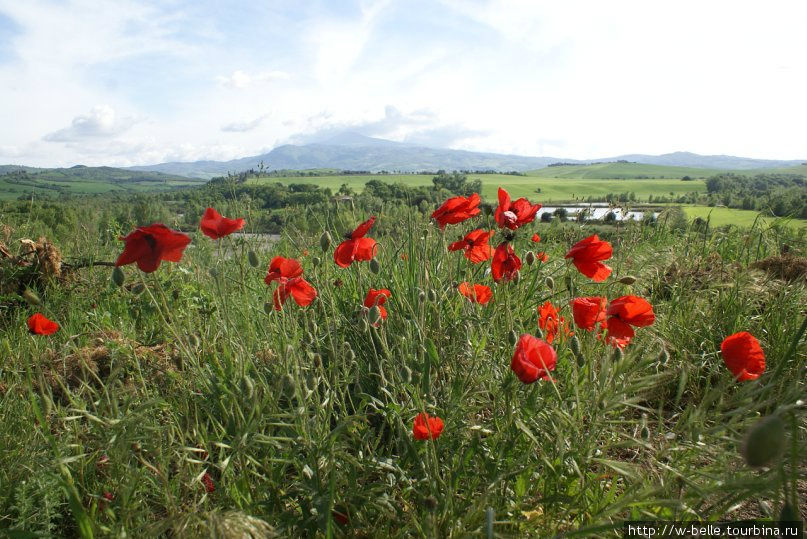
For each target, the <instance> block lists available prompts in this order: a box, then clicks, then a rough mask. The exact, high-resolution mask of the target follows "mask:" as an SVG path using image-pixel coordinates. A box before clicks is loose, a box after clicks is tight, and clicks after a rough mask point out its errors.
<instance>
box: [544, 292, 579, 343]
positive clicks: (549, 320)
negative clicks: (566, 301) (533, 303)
mask: <svg viewBox="0 0 807 539" xmlns="http://www.w3.org/2000/svg"><path fill="white" fill-rule="evenodd" d="M538 327H539V328H541V329H542V330H544V332H545V334H546V342H548V343H549V344H552V341H554V340H555V337H556V336H557V335H558V334H559V333H560V332H561V331H563V332H564V334H565V335H567V336H568V335H571V334H572V332H571V330H569V327H568V326H567V325H566V320H565V319H564V318H563V317H562V316H560V315H559V314H558V310H557V308H556V307H555V306H554V305H552V302H551V301H547V302H545V303H544V304H543V305H541V306H540V307H538Z"/></svg>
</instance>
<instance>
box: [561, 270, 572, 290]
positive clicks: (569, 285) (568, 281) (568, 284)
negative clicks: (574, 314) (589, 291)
mask: <svg viewBox="0 0 807 539" xmlns="http://www.w3.org/2000/svg"><path fill="white" fill-rule="evenodd" d="M563 282H564V283H565V284H566V290H568V291H569V292H572V289H573V286H572V276H571V275H569V274H568V273H567V274H566V276H564V277H563Z"/></svg>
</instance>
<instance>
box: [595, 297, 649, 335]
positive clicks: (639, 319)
mask: <svg viewBox="0 0 807 539" xmlns="http://www.w3.org/2000/svg"><path fill="white" fill-rule="evenodd" d="M605 316H607V319H606V321H605V324H606V327H607V328H608V340H609V341H610V342H611V344H613V345H615V346H617V347H619V348H622V347H624V346H626V345H627V344H628V343H629V342H630V341H631V339H633V336H634V335H635V332H634V331H633V327H631V326H636V327H644V326H649V325H651V324H652V323H653V322H655V321H656V315H655V313H653V306H652V305H650V303H649V302H648V301H647V300H645V299H642V298H639V297H636V296H622V297H620V298H616V299H615V300H613V301H611V303H610V304H609V305H608V309H606V311H605Z"/></svg>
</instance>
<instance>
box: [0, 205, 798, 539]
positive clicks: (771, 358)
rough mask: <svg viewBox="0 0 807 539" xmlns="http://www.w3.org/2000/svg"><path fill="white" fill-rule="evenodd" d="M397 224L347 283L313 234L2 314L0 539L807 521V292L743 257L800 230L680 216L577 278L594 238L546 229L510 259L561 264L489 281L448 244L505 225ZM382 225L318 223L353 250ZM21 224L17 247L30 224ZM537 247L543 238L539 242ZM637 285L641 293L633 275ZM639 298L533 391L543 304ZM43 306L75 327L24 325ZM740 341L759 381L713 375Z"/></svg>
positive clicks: (80, 289) (91, 247)
mask: <svg viewBox="0 0 807 539" xmlns="http://www.w3.org/2000/svg"><path fill="white" fill-rule="evenodd" d="M222 210H223V209H222ZM376 210H377V211H376V213H377V215H378V216H379V220H378V223H377V225H376V228H375V229H373V231H371V233H370V235H371V236H373V237H375V238H376V239H378V241H379V243H380V245H381V248H380V251H379V255H378V257H377V259H378V261H379V262H380V270H379V272H378V273H373V272H372V271H371V270H370V267H369V265H368V264H367V263H357V264H353V265H352V266H351V267H350V268H347V269H342V268H339V267H337V266H336V265H335V264H334V262H333V259H332V254H333V248H334V247H335V244H331V245H330V246H329V247H328V249H327V250H326V251H325V252H323V251H322V250H321V249H320V246H319V239H318V236H314V235H308V234H303V233H299V232H295V231H294V230H289V231H288V232H287V233H286V234H285V235H284V237H283V238H282V240H281V241H279V242H278V243H276V244H272V245H271V246H270V248H269V250H268V251H266V250H261V247H262V246H263V244H261V243H260V240H258V239H254V238H253V239H239V240H236V239H233V238H232V237H230V238H225V239H223V240H219V242H220V244H219V243H217V242H213V241H210V240H208V239H207V238H205V237H202V236H201V235H196V236H195V237H194V243H193V244H192V247H191V248H189V249H188V250H187V251H186V253H185V256H184V258H183V260H182V262H181V263H179V264H175V265H174V264H169V263H164V264H163V266H162V267H161V268H160V269H159V270H158V271H157V272H155V273H153V274H149V275H145V274H141V273H140V272H138V271H137V270H136V269H135V268H134V266H128V267H126V268H125V269H124V271H125V274H126V281H127V282H126V285H125V286H124V287H120V288H119V287H117V286H115V284H114V283H112V281H111V280H110V271H109V268H105V267H95V268H85V269H82V270H79V271H78V274H77V275H76V276H75V277H74V279H72V280H71V281H69V282H67V283H53V284H51V285H49V286H47V287H46V288H44V289H41V290H38V291H37V292H38V293H39V295H40V296H41V297H42V298H43V301H44V305H42V306H40V307H30V306H25V305H22V304H15V307H14V308H12V309H9V310H7V314H6V315H5V318H4V319H3V320H2V322H0V323H2V329H3V332H2V333H1V334H0V355H1V356H2V360H0V383H1V384H2V385H1V386H0V388H1V390H0V410H2V418H3V421H2V425H0V447H2V448H4V450H3V451H0V485H3V487H4V488H3V489H2V490H0V528H3V527H6V528H9V529H13V530H25V531H28V532H31V533H32V534H34V535H32V536H47V535H49V534H53V535H59V536H74V535H84V536H87V535H90V534H95V535H99V536H123V535H124V534H125V535H126V536H129V537H141V536H157V535H161V534H166V535H173V536H189V537H193V536H199V535H213V534H220V535H224V536H227V534H231V536H239V537H240V535H238V534H237V533H238V532H237V530H244V529H247V530H251V532H250V533H253V534H254V535H255V536H271V535H272V534H273V533H276V534H278V535H281V536H334V535H336V536H341V535H347V536H377V537H397V536H411V535H415V536H428V537H444V536H468V535H476V536H484V535H486V534H488V533H489V532H488V530H490V529H491V528H492V534H493V535H495V536H501V537H507V536H524V535H528V536H541V537H547V536H553V535H556V534H560V533H566V534H568V535H569V536H575V535H577V536H599V535H601V536H609V535H612V536H615V535H617V534H618V533H619V532H620V530H621V526H622V521H623V520H625V519H628V518H632V519H718V518H721V519H722V518H725V519H728V518H733V516H734V517H736V516H737V515H746V516H747V515H748V514H749V512H750V513H751V514H755V515H759V516H768V517H776V514H777V511H778V509H779V507H781V505H782V504H783V502H784V500H785V498H786V497H787V498H789V499H790V500H791V503H796V504H797V501H796V499H795V498H796V497H797V493H796V490H797V486H798V484H797V480H798V481H804V479H805V469H804V463H803V456H804V447H805V420H804V418H805V416H804V404H803V401H799V399H803V398H804V391H805V384H804V372H805V365H806V363H805V346H804V339H803V332H804V327H803V324H802V320H803V318H804V313H803V309H804V305H805V298H807V294H805V285H804V283H803V282H792V283H787V282H783V281H779V280H776V279H772V278H769V277H768V276H766V275H765V274H763V273H761V272H758V271H756V270H750V269H749V267H748V264H749V263H750V262H753V261H754V260H757V259H760V258H764V257H766V256H769V255H772V254H775V253H778V251H779V249H780V247H781V243H782V242H783V241H789V240H788V236H785V237H784V238H782V237H780V236H779V234H781V232H779V231H778V230H768V229H763V228H762V227H755V228H752V229H742V230H736V229H735V230H734V231H731V232H730V233H729V232H722V231H702V230H701V231H696V230H673V229H672V228H670V227H665V226H664V224H663V223H662V222H660V223H659V224H658V225H657V226H656V227H649V226H642V225H640V224H629V225H625V226H622V227H621V228H620V229H618V230H613V229H607V230H602V231H601V232H602V233H603V235H604V236H606V237H607V239H609V240H610V241H612V242H613V243H614V246H615V249H614V253H615V254H614V258H613V259H612V260H611V261H609V264H610V265H611V266H612V267H613V268H614V269H615V272H614V275H613V276H612V277H611V278H610V279H608V281H606V282H605V283H602V284H596V283H592V282H591V281H590V280H588V279H586V278H585V277H583V276H582V275H580V274H578V273H577V271H576V270H575V269H574V267H573V266H571V265H569V264H567V263H566V261H564V260H563V254H564V253H565V252H566V250H567V249H568V247H569V246H570V245H571V244H572V243H574V242H575V241H577V240H579V239H581V238H583V237H585V236H587V235H590V234H591V233H592V230H591V227H590V226H589V225H581V224H577V223H566V224H561V223H557V222H555V223H552V224H549V225H547V224H540V225H539V224H537V223H536V224H535V225H534V226H533V227H531V228H530V231H529V233H527V232H526V231H523V232H519V236H518V238H517V239H516V241H515V247H516V251H517V252H518V253H519V254H520V255H521V256H522V258H523V254H524V252H525V251H527V250H529V249H532V250H544V251H546V252H547V254H548V255H549V257H550V258H549V261H548V262H547V263H545V264H541V263H540V262H536V263H535V264H534V265H532V266H527V265H525V266H524V268H522V272H521V277H520V279H519V281H518V282H517V283H514V282H511V283H501V284H498V285H495V286H494V285H493V282H492V279H491V278H490V277H489V276H488V275H486V272H485V270H486V268H487V267H489V266H488V265H487V264H480V265H476V266H474V265H472V264H470V262H468V261H467V260H466V259H465V258H463V257H462V256H461V255H460V254H459V253H449V252H447V249H446V246H447V244H448V242H450V241H453V240H455V239H457V236H458V235H460V234H462V233H464V232H467V231H468V230H470V229H471V228H472V227H475V226H485V227H488V228H495V223H493V221H492V218H491V217H489V216H487V217H485V216H483V217H480V218H477V219H476V220H475V221H474V222H472V223H470V224H469V223H465V224H463V225H456V226H449V227H448V229H447V230H446V232H445V233H441V232H440V231H439V230H438V229H437V228H436V227H435V226H434V225H432V224H429V223H428V222H427V221H426V219H425V218H424V217H423V216H422V215H421V214H419V213H417V212H415V211H412V210H408V209H402V208H400V207H397V206H390V207H382V208H376ZM246 211H247V210H246V209H245V208H240V207H233V208H230V212H229V213H230V214H232V215H238V214H239V212H245V213H246ZM300 211H301V212H305V210H304V209H300ZM223 213H226V212H224V211H223ZM368 216H369V213H368V212H364V211H361V210H359V209H356V210H352V211H345V210H340V211H333V212H330V213H324V214H310V215H306V216H305V218H307V219H310V220H313V221H318V222H319V223H320V227H321V229H322V230H328V231H330V233H331V234H332V236H333V237H334V238H341V236H342V235H343V233H344V232H345V231H346V230H352V228H353V227H354V226H355V225H356V224H357V223H359V222H360V221H361V220H363V219H365V218H366V217H368ZM16 225H17V226H16V228H15V229H14V231H13V236H14V237H23V236H26V235H27V234H29V233H30V231H29V230H28V228H27V227H33V226H34V225H33V224H30V223H29V224H25V223H17V224H16ZM90 229H92V228H90ZM533 229H537V230H538V231H539V233H540V235H541V237H542V242H541V243H540V244H538V245H535V244H532V243H530V242H529V236H530V235H531V234H532V231H533ZM785 234H787V233H785ZM496 237H497V236H494V239H495V238H496ZM52 239H54V240H55V241H56V243H57V244H60V245H62V246H63V248H64V249H65V254H66V255H68V256H77V257H82V258H85V259H93V260H112V259H114V257H115V256H117V254H118V253H119V251H120V248H121V247H120V245H119V244H116V242H110V241H102V239H101V238H95V237H93V235H91V234H90V235H85V236H82V237H81V238H68V237H57V238H52ZM338 241H340V240H339V239H337V240H336V242H338ZM797 248H799V247H797ZM250 250H254V251H256V252H257V253H258V255H259V257H260V265H259V266H258V267H257V268H255V267H252V266H251V265H250V264H249V261H248V255H247V253H248V252H249V251H250ZM306 252H307V253H308V254H304V253H306ZM276 255H282V256H287V257H294V258H299V259H300V260H301V261H302V263H303V266H304V269H305V277H306V279H308V280H309V281H310V282H311V283H312V284H314V286H316V288H317V290H318V292H319V297H318V298H317V300H316V301H315V302H314V303H313V304H312V305H311V306H309V307H307V308H300V307H298V306H297V305H295V304H294V302H293V301H291V300H289V301H288V302H287V303H286V304H285V305H284V307H283V309H282V310H281V311H275V310H273V309H272V308H271V290H272V289H271V288H270V287H267V286H266V285H265V284H264V283H263V277H264V275H265V272H266V267H267V266H268V263H269V260H270V258H271V257H272V256H276ZM626 275H632V276H635V277H636V281H635V283H634V284H631V285H625V284H620V283H619V282H618V279H619V278H620V277H622V276H626ZM550 277H551V279H548V278H550ZM466 280H468V281H471V282H483V283H485V284H489V285H491V286H492V287H493V290H494V299H493V301H492V302H491V303H490V304H489V305H487V306H479V305H475V304H471V303H470V302H468V301H467V300H465V299H464V298H463V297H462V296H460V295H459V294H458V293H457V290H456V285H457V283H459V282H461V281H466ZM136 285H141V286H136ZM371 287H372V288H376V289H378V288H388V289H389V290H390V291H391V293H392V297H391V298H390V299H389V300H388V301H387V303H386V304H385V307H386V308H387V310H388V311H389V317H388V318H387V320H386V321H384V322H382V323H381V324H380V326H379V327H378V328H375V327H373V326H372V325H370V324H368V323H367V312H366V309H362V302H363V300H364V297H365V294H366V293H367V290H368V289H369V288H371ZM141 289H142V291H141ZM625 294H635V295H638V296H642V297H645V298H646V299H648V300H649V301H650V302H651V303H652V304H653V306H654V310H655V312H656V315H657V319H656V323H655V324H654V325H653V326H651V327H648V328H642V329H639V330H638V334H637V337H636V339H635V340H634V341H633V342H632V343H631V344H630V345H629V346H628V347H627V348H626V349H625V350H624V353H615V351H614V349H613V348H611V347H609V346H606V345H604V344H603V343H602V342H601V341H600V340H598V339H597V338H596V335H594V334H590V333H587V332H585V331H584V330H578V329H575V332H576V333H575V336H576V338H577V339H578V340H579V343H580V350H579V353H574V352H573V351H572V348H573V347H572V338H571V337H568V338H567V337H564V338H560V339H559V341H556V342H555V343H554V346H555V349H556V350H557V352H558V366H557V369H556V370H555V371H554V372H553V378H554V380H552V381H538V382H536V383H534V384H531V385H523V384H522V383H521V382H519V381H518V379H517V378H515V376H514V375H513V373H512V372H511V371H510V368H509V365H510V358H511V356H512V354H513V345H512V341H511V337H510V335H511V333H512V332H515V333H516V334H521V333H533V334H536V333H537V332H538V326H537V311H536V309H537V307H538V306H539V305H541V304H542V303H544V302H545V301H547V300H549V301H552V302H553V303H554V304H555V305H557V306H558V307H559V308H560V309H561V314H562V315H563V316H565V317H566V319H567V320H569V321H571V318H572V316H571V313H570V311H569V301H570V300H571V299H572V298H574V297H576V296H593V295H606V296H608V297H609V298H614V297H617V296H621V295H625ZM267 302H268V305H267ZM36 309H38V310H41V311H42V312H43V313H45V314H46V315H47V316H48V317H49V318H51V319H53V320H56V321H58V322H59V323H60V324H61V325H62V328H61V330H60V331H59V332H58V333H57V334H55V335H53V336H52V337H39V336H32V335H29V334H27V331H26V327H25V319H26V318H27V317H28V316H29V315H30V314H31V313H32V312H34V310H36ZM741 330H748V331H750V332H752V333H753V334H754V335H756V336H757V337H758V338H759V339H760V341H761V342H762V344H763V347H764V349H765V352H766V355H767V360H768V366H767V370H766V372H765V374H763V376H762V377H761V378H760V379H759V380H758V381H755V382H745V383H738V382H736V381H735V380H734V379H733V378H732V376H731V374H730V373H729V372H728V371H727V369H726V368H725V366H724V365H723V363H722V360H721V357H720V353H719V350H720V343H721V341H722V339H723V338H724V337H725V336H727V335H729V334H731V333H734V332H736V331H741ZM94 354H95V355H94ZM93 363H95V365H96V366H97V368H95V369H93V368H92V364H93ZM82 365H83V366H82ZM71 369H72V370H71ZM421 411H426V412H428V413H430V414H431V415H439V416H440V417H441V418H443V420H444V421H445V425H446V428H445V431H444V432H443V434H442V435H441V436H440V437H439V438H438V439H437V440H434V441H427V442H420V441H416V440H414V438H413V436H412V432H411V431H412V420H413V418H414V417H415V415H417V414H418V413H419V412H421ZM774 412H778V413H781V414H784V416H785V417H786V418H788V436H789V438H788V440H789V446H788V451H787V452H786V453H785V454H784V455H783V457H782V458H781V459H780V460H779V461H777V462H776V463H775V464H773V465H772V466H771V467H770V468H765V469H762V470H752V469H750V468H748V467H746V466H745V465H744V463H743V461H742V458H741V456H740V454H739V452H738V448H739V445H740V442H741V440H742V438H743V436H744V435H745V433H746V431H747V430H748V429H749V427H750V425H752V424H753V423H754V422H755V420H756V419H757V418H758V417H760V416H764V415H769V414H771V413H774ZM205 474H209V478H211V479H212V481H213V484H214V485H215V489H214V490H213V491H212V492H208V490H207V489H206V488H205V486H204V482H203V478H205V477H206V476H205ZM802 488H803V487H802ZM104 493H110V494H111V495H112V496H113V497H114V499H113V500H112V501H111V502H106V501H104V500H103V498H102V496H103V494H104ZM760 502H761V503H760ZM344 517H346V519H347V522H346V523H343V521H344V520H345V518H344Z"/></svg>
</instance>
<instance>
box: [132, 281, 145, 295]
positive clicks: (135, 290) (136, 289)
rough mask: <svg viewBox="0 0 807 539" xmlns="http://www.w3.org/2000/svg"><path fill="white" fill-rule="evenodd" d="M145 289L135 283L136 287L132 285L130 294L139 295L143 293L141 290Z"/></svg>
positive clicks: (140, 284)
mask: <svg viewBox="0 0 807 539" xmlns="http://www.w3.org/2000/svg"><path fill="white" fill-rule="evenodd" d="M145 289H146V287H145V286H144V285H143V283H137V284H136V285H134V286H133V287H132V294H134V295H136V296H137V295H140V294H142V293H143V290H145Z"/></svg>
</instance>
